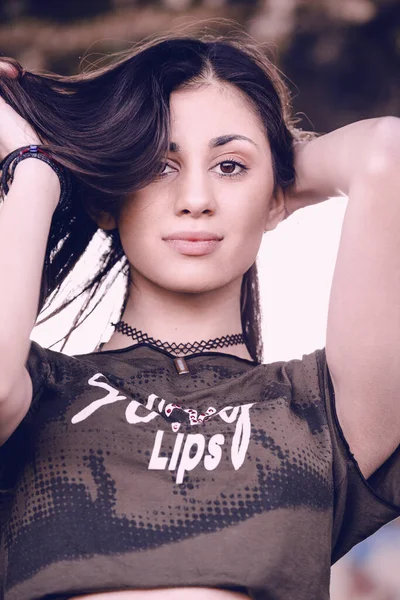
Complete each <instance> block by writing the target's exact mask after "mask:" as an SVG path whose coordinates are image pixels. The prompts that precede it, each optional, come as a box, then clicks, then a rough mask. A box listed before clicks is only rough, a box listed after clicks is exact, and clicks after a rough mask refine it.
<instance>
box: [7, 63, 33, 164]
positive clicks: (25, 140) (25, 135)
mask: <svg viewBox="0 0 400 600" xmlns="http://www.w3.org/2000/svg"><path fill="white" fill-rule="evenodd" d="M17 76H18V71H17V70H16V68H15V67H13V65H10V64H8V63H6V62H1V61H0V82H1V80H2V79H3V78H4V77H7V78H11V79H16V78H17ZM14 85H15V84H14ZM41 143H42V141H41V140H40V138H39V137H38V135H37V133H36V132H35V131H34V129H33V128H32V127H31V125H29V123H28V122H27V121H25V119H23V118H22V117H21V116H20V115H19V114H18V113H17V112H16V111H15V110H14V109H13V108H12V107H11V106H10V105H9V104H8V103H7V102H6V101H5V100H4V98H2V97H1V85H0V161H1V160H3V158H5V157H6V156H7V155H8V154H10V152H13V150H16V149H17V148H21V147H22V146H27V145H29V144H41Z"/></svg>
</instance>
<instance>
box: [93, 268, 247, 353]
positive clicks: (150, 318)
mask: <svg viewBox="0 0 400 600" xmlns="http://www.w3.org/2000/svg"><path fill="white" fill-rule="evenodd" d="M240 286H241V280H237V281H234V282H232V283H231V284H229V285H228V286H225V287H224V288H220V289H218V290H212V291H209V292H202V293H177V292H171V291H169V290H165V289H163V288H159V287H156V286H154V284H152V283H151V282H149V281H147V280H146V281H144V280H142V279H141V278H140V277H137V276H136V277H135V285H132V283H131V284H130V289H129V298H128V301H127V304H126V307H125V310H124V312H123V314H122V316H121V321H125V322H126V323H127V324H128V325H130V326H131V327H135V328H136V329H140V330H141V331H143V332H145V333H147V334H148V335H149V336H150V337H153V338H155V339H159V340H161V341H163V342H164V341H165V342H169V343H176V344H179V343H193V342H196V341H197V342H199V341H201V340H209V339H214V338H217V337H222V336H225V335H228V334H235V333H241V332H242V324H241V315H240ZM132 343H134V342H133V341H132V338H130V337H129V336H127V335H124V334H123V333H121V332H118V331H115V332H114V334H113V335H112V337H111V338H110V340H109V342H107V344H106V345H105V346H106V347H105V348H104V349H115V348H123V347H127V346H129V345H131V344H132ZM221 351H222V352H226V353H227V354H232V355H234V356H238V357H240V358H247V359H251V356H250V354H249V352H248V350H247V348H246V346H245V345H244V344H241V345H235V346H228V347H227V348H223V349H221Z"/></svg>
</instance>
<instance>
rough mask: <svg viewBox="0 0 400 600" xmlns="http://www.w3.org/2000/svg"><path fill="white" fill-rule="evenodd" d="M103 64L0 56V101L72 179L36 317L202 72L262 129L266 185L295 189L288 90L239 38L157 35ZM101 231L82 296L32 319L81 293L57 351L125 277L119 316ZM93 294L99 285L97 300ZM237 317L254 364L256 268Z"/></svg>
mask: <svg viewBox="0 0 400 600" xmlns="http://www.w3.org/2000/svg"><path fill="white" fill-rule="evenodd" d="M108 58H109V60H108V64H106V65H101V64H100V63H99V62H97V63H96V64H94V65H92V66H91V68H90V69H89V70H88V71H86V72H83V73H80V74H78V75H73V76H62V75H57V74H53V73H48V72H42V73H33V72H29V71H26V70H25V69H24V68H23V67H22V66H21V65H20V64H19V63H18V62H17V61H16V60H15V59H12V58H7V57H4V58H1V60H2V61H5V62H8V63H9V64H10V65H12V66H13V67H14V68H15V69H16V70H17V72H18V76H17V77H15V78H12V77H9V76H6V75H5V74H4V75H3V74H1V75H0V95H1V96H2V97H3V98H4V99H5V100H6V101H7V102H8V103H9V104H10V105H11V106H12V107H13V108H14V109H15V110H16V111H17V112H18V113H19V114H20V115H21V116H22V117H23V118H25V119H26V120H27V121H28V122H29V123H30V124H31V125H32V126H33V128H34V129H35V131H36V132H37V133H38V135H39V137H40V139H41V140H42V142H43V144H44V146H45V147H46V148H48V150H49V151H50V152H52V153H53V155H54V156H55V157H56V158H57V160H58V161H59V162H60V163H61V164H63V165H64V166H65V167H66V168H67V169H68V170H69V171H70V173H71V176H72V196H71V202H70V208H69V212H68V214H67V215H66V217H65V218H64V219H63V222H62V225H61V226H58V227H55V226H54V222H55V219H53V224H52V227H51V229H50V234H49V238H48V243H47V249H46V259H45V263H44V268H43V276H42V282H41V292H40V301H39V310H38V316H39V315H40V313H41V312H42V311H44V310H46V309H47V308H49V306H50V305H51V303H52V302H53V301H54V298H55V297H56V296H57V295H58V293H59V291H60V287H61V285H62V283H63V282H64V280H65V279H66V277H67V276H68V275H69V274H70V273H71V271H72V270H73V268H74V266H75V265H76V263H77V262H78V260H79V259H80V258H81V257H82V255H83V254H84V253H85V251H86V249H87V247H88V245H89V243H90V242H91V240H92V238H93V237H94V235H95V233H96V232H97V230H98V226H97V224H96V222H95V220H94V218H93V216H94V215H96V214H100V212H102V211H104V212H108V213H111V214H112V215H114V216H117V215H118V212H119V209H120V207H121V206H122V204H123V202H124V200H125V199H126V198H127V197H128V196H129V195H131V194H132V192H135V191H136V190H138V189H140V188H142V187H144V186H145V185H147V184H148V183H150V182H151V181H152V179H153V178H154V177H155V176H156V175H157V173H158V172H159V169H160V165H161V163H162V158H163V156H164V155H165V153H166V151H167V148H168V143H169V99H170V95H171V93H172V92H173V91H175V90H177V89H178V88H182V87H184V86H188V85H190V84H193V83H198V82H201V81H203V80H206V79H209V77H210V75H211V77H212V78H214V79H216V80H219V81H222V82H229V83H230V84H233V85H234V86H236V87H237V88H239V89H240V90H241V91H242V92H244V93H245V94H246V96H247V97H248V98H249V99H250V101H251V102H252V104H253V106H254V108H255V110H256V111H257V112H258V114H259V116H260V117H261V120H262V122H263V124H264V127H265V133H266V135H267V136H268V139H269V143H270V146H271V151H272V163H273V170H274V178H275V185H276V186H281V187H282V188H286V187H287V186H290V185H291V184H292V183H293V182H294V176H295V173H294V166H293V140H294V138H295V137H296V136H297V134H298V130H296V129H295V128H294V122H293V120H292V118H291V115H290V106H289V98H288V92H287V89H286V86H285V85H284V83H283V81H282V78H281V76H280V75H279V72H278V71H277V69H276V68H275V67H274V66H273V64H272V63H271V62H270V60H269V59H268V58H267V57H266V56H265V55H264V53H263V52H262V51H261V50H260V49H257V48H256V47H254V45H253V44H251V43H250V42H249V41H248V40H247V38H244V37H243V36H240V37H239V38H235V39H226V38H220V37H216V36H214V37H212V36H210V35H209V34H206V35H196V38H193V37H187V36H176V35H175V36H174V37H171V36H165V35H164V36H163V37H162V38H160V37H158V38H157V39H155V40H153V41H151V42H147V43H146V44H142V45H138V46H136V47H134V48H133V49H132V48H131V49H129V50H124V51H122V52H119V53H116V54H113V55H111V56H110V57H108ZM103 234H104V235H105V236H106V238H107V239H108V242H109V244H108V248H107V249H106V250H105V251H104V253H103V254H102V255H101V256H100V257H99V262H98V268H97V272H96V273H95V274H94V275H92V276H91V277H90V278H89V279H88V280H87V281H86V282H85V284H84V285H83V286H82V289H81V291H79V292H78V293H76V294H75V295H74V296H73V297H72V298H71V297H70V298H68V299H67V300H65V301H64V302H63V303H62V304H61V306H60V307H58V308H57V309H56V310H54V311H53V312H52V313H51V314H50V315H48V316H46V317H45V318H43V319H42V320H40V321H37V324H41V323H43V322H44V321H45V320H48V319H49V318H51V317H53V316H54V315H56V314H57V313H59V312H60V311H61V310H63V309H64V308H66V307H67V306H68V305H69V304H70V303H71V302H73V301H74V300H75V299H76V298H78V296H81V295H83V304H82V307H81V309H80V310H79V312H78V314H77V315H76V316H75V318H74V320H73V323H72V326H71V328H70V330H69V331H68V333H67V334H66V335H65V336H64V337H63V338H61V340H64V342H63V346H62V348H61V350H62V349H63V348H64V345H65V344H66V342H67V341H68V339H69V337H70V335H71V334H72V333H73V331H74V330H75V329H76V328H77V327H78V326H79V325H81V324H82V323H83V322H84V321H85V320H86V318H87V317H88V316H89V315H90V314H91V313H92V312H93V310H94V309H95V308H96V307H97V305H98V304H99V303H100V301H101V300H102V299H103V298H104V296H105V294H106V293H107V291H108V289H109V288H110V287H111V286H112V284H113V283H114V281H115V280H116V278H117V277H118V275H119V274H120V273H122V274H123V276H124V277H126V288H125V289H126V291H125V296H124V300H123V303H122V306H121V312H120V316H122V313H123V311H124V308H125V306H126V302H127V299H128V291H129V263H128V260H127V258H126V256H125V254H124V252H123V249H122V246H121V241H120V238H119V234H118V230H112V231H107V232H103ZM100 288H103V289H104V288H105V289H104V291H103V294H102V295H100V294H99V290H100ZM241 318H242V327H243V333H244V336H245V340H246V344H247V347H248V350H249V353H250V355H251V356H252V358H253V359H254V360H256V361H258V362H261V361H262V337H261V309H260V298H259V286H258V278H257V269H256V265H255V264H254V265H253V266H252V267H251V268H250V269H249V270H248V271H247V273H245V274H244V276H243V282H242V289H241ZM61 340H58V341H61ZM55 343H57V342H55ZM53 345H54V344H53Z"/></svg>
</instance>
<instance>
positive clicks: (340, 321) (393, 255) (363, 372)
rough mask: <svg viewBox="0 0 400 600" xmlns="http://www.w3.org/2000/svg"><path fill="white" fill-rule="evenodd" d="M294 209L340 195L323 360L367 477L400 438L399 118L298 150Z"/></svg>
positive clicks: (361, 125)
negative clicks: (342, 209)
mask: <svg viewBox="0 0 400 600" xmlns="http://www.w3.org/2000/svg"><path fill="white" fill-rule="evenodd" d="M296 161H297V180H296V186H295V187H294V188H293V190H292V193H291V194H290V195H288V198H287V209H288V213H289V214H290V213H291V212H293V211H294V210H296V209H298V208H301V207H302V206H306V205H308V204H313V203H316V202H320V201H321V200H324V199H326V198H327V197H329V196H337V195H338V194H339V193H340V192H343V193H344V194H346V195H348V205H347V210H346V213H345V217H344V221H343V227H342V233H341V239H340V244H339V250H338V255H337V261H336V267H335V271H334V276H333V281H332V289H331V295H330V302H329V313H328V328H327V338H326V356H327V362H328V366H329V370H330V373H331V376H332V381H333V385H334V390H335V398H336V407H337V413H338V417H339V421H340V423H341V426H342V429H343V431H344V434H345V436H346V439H347V441H348V443H349V445H350V449H351V451H352V453H353V454H354V456H355V457H356V459H357V461H358V463H359V466H360V468H361V470H362V472H363V474H364V476H365V477H368V476H370V475H371V474H372V473H373V472H374V471H375V470H376V469H377V468H378V467H379V466H380V465H381V464H382V463H383V462H384V461H385V460H386V459H387V458H388V457H389V456H390V455H391V454H392V453H393V452H394V451H395V450H396V448H397V447H398V445H399V443H400V119H397V118H395V117H385V118H381V119H370V120H365V121H360V122H357V123H354V124H352V125H349V126H346V127H343V128H341V129H339V130H336V131H334V132H332V133H330V134H328V135H325V136H322V137H320V138H317V139H315V140H313V141H311V142H307V143H305V144H300V145H299V146H298V147H297V149H296Z"/></svg>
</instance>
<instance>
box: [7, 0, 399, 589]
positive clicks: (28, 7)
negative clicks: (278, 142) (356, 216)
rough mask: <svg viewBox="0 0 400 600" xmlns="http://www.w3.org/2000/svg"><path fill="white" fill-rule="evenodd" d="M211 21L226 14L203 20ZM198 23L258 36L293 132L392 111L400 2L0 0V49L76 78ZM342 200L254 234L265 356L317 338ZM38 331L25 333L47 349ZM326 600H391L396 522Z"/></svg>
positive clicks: (362, 547) (321, 333)
mask: <svg viewBox="0 0 400 600" xmlns="http://www.w3.org/2000/svg"><path fill="white" fill-rule="evenodd" d="M213 18H214V19H215V18H217V19H221V18H225V19H230V21H229V22H228V21H225V22H223V21H220V22H211V23H205V20H207V19H213ZM205 25H207V26H208V27H209V29H210V30H211V31H213V32H219V33H222V34H224V33H225V34H226V33H230V32H231V31H232V30H234V29H235V28H237V27H240V28H241V29H242V30H244V31H246V32H247V33H249V34H250V35H251V36H252V37H253V38H254V39H255V40H257V41H258V42H260V43H262V44H265V47H266V49H268V52H269V54H270V55H271V54H272V56H273V58H274V60H275V62H276V63H277V64H278V66H279V68H280V69H281V70H282V71H283V73H284V74H285V76H286V78H287V84H288V86H289V88H290V90H291V92H292V98H293V107H294V112H295V113H296V114H297V115H298V117H299V119H300V125H301V127H302V128H303V129H311V130H316V131H319V132H328V131H331V130H333V129H335V128H337V127H340V126H343V125H346V124H348V123H350V122H352V121H357V120H360V119H364V118H370V117H377V116H383V115H395V116H398V117H400V0H154V1H151V0H96V1H94V0H69V1H68V2H54V0H0V56H1V55H4V56H12V57H14V58H16V59H17V60H19V62H20V63H21V64H22V65H23V66H24V67H25V68H26V69H27V70H33V71H34V70H42V69H45V70H47V71H53V72H57V73H61V74H64V75H69V74H76V73H78V72H80V71H82V70H84V69H85V68H87V66H88V65H90V64H91V62H93V61H94V60H97V59H98V58H100V57H102V56H104V55H107V54H109V53H112V52H115V51H118V50H122V49H126V48H128V47H129V46H130V45H131V44H132V43H134V42H136V41H140V40H142V39H143V38H145V37H147V36H149V35H152V34H155V33H160V32H163V31H165V30H170V29H172V28H175V29H178V30H182V28H189V29H188V31H190V32H193V33H195V32H196V30H198V29H200V28H201V29H203V28H204V26H205ZM345 208H346V199H344V198H334V199H331V200H329V201H327V202H326V203H324V204H323V205H318V206H316V207H312V208H307V209H304V210H303V211H300V212H299V216H297V214H298V213H296V214H295V216H293V217H291V218H290V219H288V220H287V221H286V222H284V223H283V224H282V225H281V226H279V228H278V232H276V231H274V232H271V234H270V235H269V236H264V237H265V238H267V237H268V239H267V240H266V241H265V242H264V241H263V247H262V251H263V252H262V253H261V254H262V256H261V257H260V260H261V265H260V263H259V270H260V277H261V285H262V289H261V292H262V298H263V302H264V304H265V306H264V323H265V334H264V337H265V341H264V343H265V350H266V352H265V354H266V356H265V359H266V360H267V361H272V360H288V359H290V358H292V357H294V356H301V355H302V353H303V352H304V353H305V352H311V351H313V350H314V349H315V348H316V347H322V346H323V345H324V338H325V328H326V316H327V307H328V299H329V290H330V283H331V279H332V274H333V268H334V261H335V256H336V251H337V246H338V242H339V237H340V228H341V222H342V219H343V215H344V211H345ZM294 247H295V252H293V248H294ZM316 248H317V250H318V251H317V252H316ZM278 255H279V259H280V262H279V263H277V260H276V257H277V256H278ZM271 257H272V258H271ZM296 261H298V262H296ZM304 265H306V268H307V270H306V271H304ZM84 268H85V269H87V268H88V266H87V264H85V265H84ZM282 273H284V274H287V273H289V274H290V276H289V278H288V277H286V278H285V279H289V283H290V285H291V288H290V287H289V288H288V291H287V293H284V292H283V291H282V286H281V285H279V286H274V285H273V282H274V280H276V281H279V283H281V279H282ZM297 273H300V276H299V279H298V280H296V279H295V278H296V274H297ZM316 273H317V274H318V277H316ZM279 278H280V279H279ZM316 280H317V281H316ZM311 281H312V283H311ZM271 282H272V283H271ZM312 286H314V287H312ZM277 287H278V288H279V289H278V293H277V294H275V295H274V294H273V291H274V289H276V288H277ZM293 290H295V294H296V301H295V302H293V296H294V294H293ZM310 290H312V293H310ZM118 293H119V294H120V293H121V290H120V291H119V292H118ZM110 302H111V305H110V306H109V312H110V311H112V305H113V302H114V300H113V299H111V300H110ZM285 302H286V303H287V304H285ZM278 309H279V310H280V311H281V313H280V314H281V315H283V316H281V317H279V311H278ZM306 311H308V312H307V313H306ZM109 320H110V315H109V314H108V315H107V316H106V318H105V323H108V322H109ZM69 324H70V323H68V325H69ZM50 327H52V329H51V332H52V333H53V336H52V338H51V341H52V342H54V339H55V338H54V326H50ZM59 327H60V330H61V329H64V331H65V330H67V329H69V327H66V326H64V327H63V324H62V323H60V325H59ZM89 327H90V326H89ZM92 327H93V325H92ZM83 329H84V328H83ZM98 329H99V328H98V327H97V330H98ZM64 331H62V332H61V335H62V334H63V333H64ZM108 333H109V334H110V331H109V332H108ZM46 335H47V334H46V330H44V331H42V332H40V333H35V335H34V336H32V337H33V338H34V339H36V340H37V341H39V343H42V344H43V345H47V344H50V341H49V340H50V338H49V340H47V338H46ZM61 335H60V336H58V337H61ZM58 337H57V339H58ZM104 339H106V338H104ZM289 339H290V341H291V342H292V345H289V343H288V342H289ZM97 341H98V339H97V338H96V339H94V334H93V332H91V330H90V329H86V330H84V334H83V337H82V336H81V338H80V339H79V340H78V341H77V342H76V344H77V345H76V346H75V347H71V348H70V350H69V352H67V353H72V352H73V351H75V352H77V353H78V352H80V353H83V352H87V351H92V350H93V348H94V345H95V343H97ZM85 344H86V345H87V348H85V347H84V346H85ZM78 348H79V350H78ZM53 349H57V348H53ZM285 353H286V354H285ZM399 476H400V474H399ZM331 598H332V600H400V523H399V522H398V520H397V521H395V522H393V523H391V524H389V525H387V526H385V527H383V528H382V529H381V530H380V531H379V532H378V533H376V534H375V535H374V536H372V537H371V538H369V540H367V541H365V542H363V543H361V544H359V545H358V546H356V547H355V548H354V549H353V550H352V551H351V552H350V553H349V554H348V555H347V556H346V557H344V558H343V559H341V560H340V561H339V562H338V563H337V564H336V565H335V566H334V567H333V570H332V584H331ZM310 600H311V599H310Z"/></svg>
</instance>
